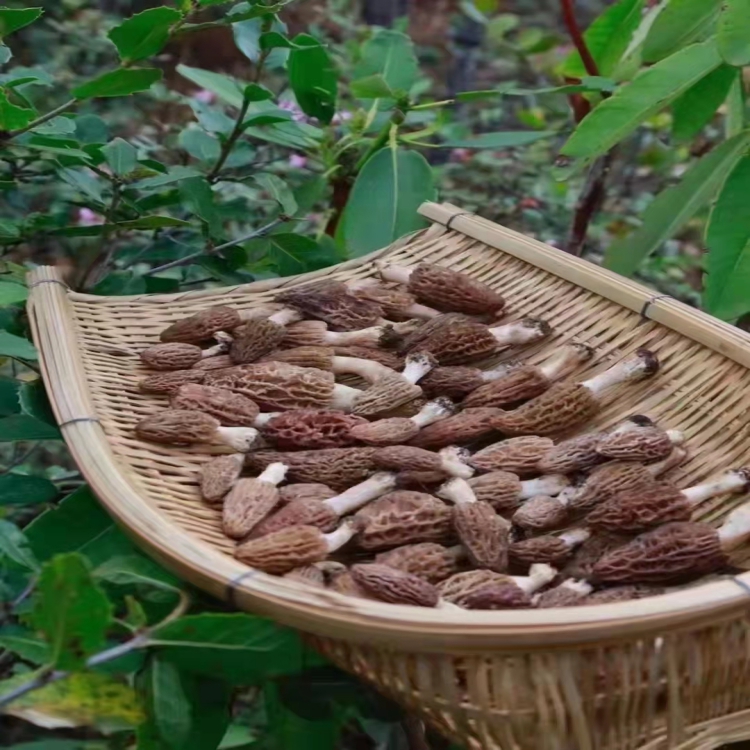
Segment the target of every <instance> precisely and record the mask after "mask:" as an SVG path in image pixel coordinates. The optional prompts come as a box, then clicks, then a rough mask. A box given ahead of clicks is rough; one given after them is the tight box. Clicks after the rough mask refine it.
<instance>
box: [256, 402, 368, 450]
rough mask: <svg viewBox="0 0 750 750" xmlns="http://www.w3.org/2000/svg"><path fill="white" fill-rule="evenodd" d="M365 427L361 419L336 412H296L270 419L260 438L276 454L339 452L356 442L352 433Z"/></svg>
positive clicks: (285, 413)
mask: <svg viewBox="0 0 750 750" xmlns="http://www.w3.org/2000/svg"><path fill="white" fill-rule="evenodd" d="M368 424H369V423H368V422H367V420H366V419H364V418H363V417H358V416H356V415H354V414H346V413H344V412H340V411H318V410H316V409H297V410H293V411H285V412H281V413H280V414H276V415H275V416H273V417H272V418H271V419H269V420H268V421H267V422H266V423H265V425H263V427H262V429H261V434H262V436H263V437H264V438H265V439H266V440H267V441H268V442H269V443H270V444H272V445H273V446H275V447H276V448H278V449H279V450H297V449H300V448H302V449H310V450H313V449H316V448H343V447H344V446H347V445H353V444H354V443H355V442H356V440H355V439H354V437H352V435H351V431H352V429H354V428H356V427H357V426H358V425H365V426H366V425H368Z"/></svg>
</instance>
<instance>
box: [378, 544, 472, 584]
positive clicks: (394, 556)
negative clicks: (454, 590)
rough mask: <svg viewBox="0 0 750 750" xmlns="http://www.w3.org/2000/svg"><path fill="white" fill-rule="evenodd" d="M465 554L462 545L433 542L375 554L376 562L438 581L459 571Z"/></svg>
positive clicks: (425, 578)
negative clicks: (445, 545) (447, 545)
mask: <svg viewBox="0 0 750 750" xmlns="http://www.w3.org/2000/svg"><path fill="white" fill-rule="evenodd" d="M465 556H466V550H465V549H464V547H462V546H461V545H456V546H454V547H444V546H443V545H442V544H435V543H433V542H419V543H417V544H406V545H404V546H403V547H396V549H392V550H388V551H387V552H380V553H379V554H377V555H375V562H376V563H381V564H382V565H390V566H391V567H392V568H398V570H403V571H405V572H406V573H411V574H412V575H415V576H419V577H420V578H424V580H425V581H429V582H430V583H438V582H439V581H443V580H445V579H446V578H448V577H449V576H452V575H453V574H454V573H457V572H458V569H459V565H460V562H461V560H462V559H463V558H464V557H465Z"/></svg>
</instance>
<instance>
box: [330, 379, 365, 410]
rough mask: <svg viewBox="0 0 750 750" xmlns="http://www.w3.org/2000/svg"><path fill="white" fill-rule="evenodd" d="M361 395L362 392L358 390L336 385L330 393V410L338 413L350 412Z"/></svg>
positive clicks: (348, 386) (339, 384)
mask: <svg viewBox="0 0 750 750" xmlns="http://www.w3.org/2000/svg"><path fill="white" fill-rule="evenodd" d="M362 393H363V391H360V390H359V388H352V387H351V386H350V385H342V384H341V383H336V384H335V385H334V386H333V391H332V392H331V401H330V403H331V408H332V409H336V410H339V411H351V410H352V409H353V408H354V404H355V403H356V402H357V399H358V398H359V397H360V396H361V395H362Z"/></svg>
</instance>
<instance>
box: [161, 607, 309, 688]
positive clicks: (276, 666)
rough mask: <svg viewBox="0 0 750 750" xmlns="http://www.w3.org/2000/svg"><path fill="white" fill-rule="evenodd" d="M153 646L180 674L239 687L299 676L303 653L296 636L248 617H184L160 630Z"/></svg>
mask: <svg viewBox="0 0 750 750" xmlns="http://www.w3.org/2000/svg"><path fill="white" fill-rule="evenodd" d="M152 644H153V645H154V646H158V647H159V653H160V654H161V655H162V656H163V657H164V658H165V659H168V660H169V661H171V662H172V663H173V664H175V665H176V666H177V667H179V668H180V669H181V670H184V671H186V672H192V673H195V674H200V675H206V676H208V677H213V678H215V679H222V680H227V681H229V682H232V683H234V684H238V685H252V684H254V683H257V682H259V681H260V680H264V679H268V678H270V677H273V676H275V675H279V674H285V673H288V672H293V671H297V670H298V669H299V667H300V664H301V661H302V653H303V651H302V646H301V643H300V641H299V638H298V636H297V635H296V634H295V633H293V632H292V631H290V630H285V629H282V628H280V627H279V626H277V625H276V624H274V623H272V622H270V621H269V620H264V619H261V618H259V617H253V616H251V615H244V614H210V613H204V614H199V615H190V616H187V617H181V618H180V619H179V620H176V621H174V622H171V623H169V624H167V625H164V626H162V627H160V628H158V629H157V630H156V632H155V633H154V635H153V638H152Z"/></svg>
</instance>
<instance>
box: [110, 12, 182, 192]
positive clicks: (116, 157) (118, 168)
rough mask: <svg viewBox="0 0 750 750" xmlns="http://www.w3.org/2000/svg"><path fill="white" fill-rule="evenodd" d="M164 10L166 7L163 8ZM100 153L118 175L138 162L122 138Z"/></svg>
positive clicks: (126, 172) (134, 153) (132, 150)
mask: <svg viewBox="0 0 750 750" xmlns="http://www.w3.org/2000/svg"><path fill="white" fill-rule="evenodd" d="M164 10H168V9H167V8H164ZM102 153H103V154H104V159H105V160H106V162H107V164H109V166H110V167H111V169H112V171H113V172H114V173H115V174H116V175H118V176H119V177H122V176H123V175H126V174H130V172H132V171H133V170H134V169H135V168H136V166H137V164H138V160H137V157H138V152H137V151H136V148H135V146H131V145H130V144H129V143H128V142H127V141H124V140H123V139H122V138H115V139H114V140H113V141H111V142H110V143H108V144H107V145H106V146H103V147H102Z"/></svg>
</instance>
